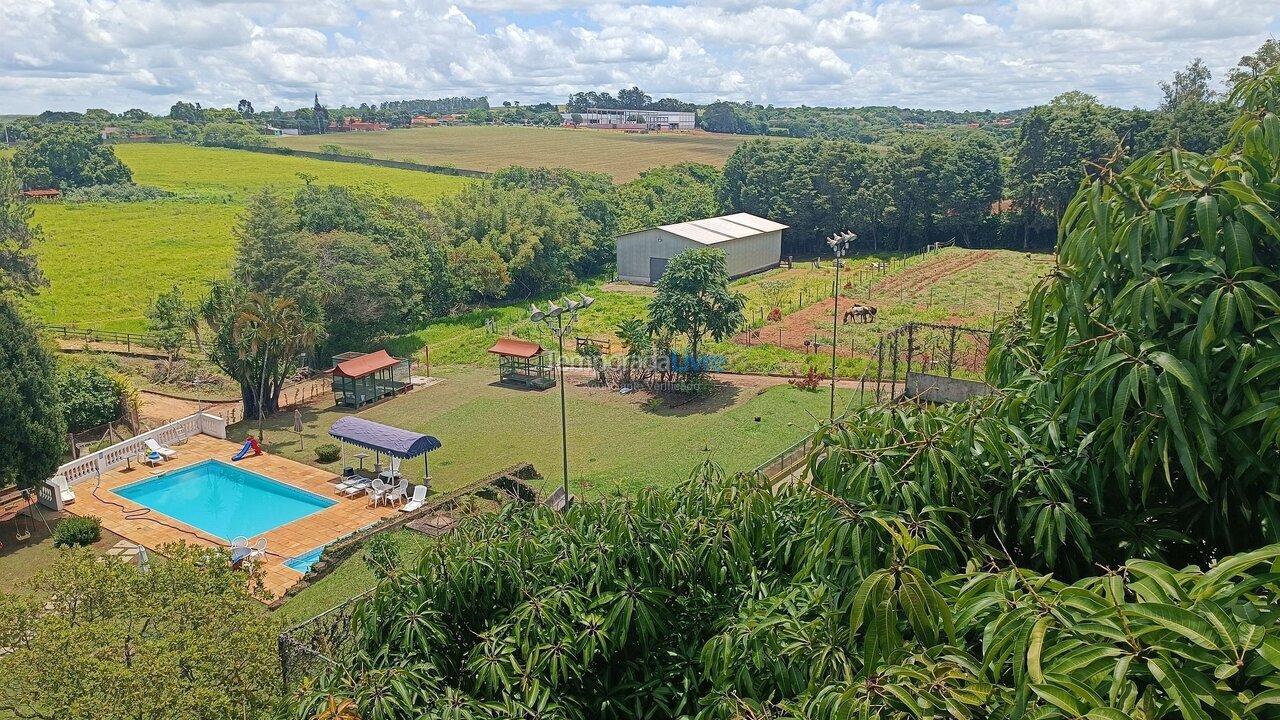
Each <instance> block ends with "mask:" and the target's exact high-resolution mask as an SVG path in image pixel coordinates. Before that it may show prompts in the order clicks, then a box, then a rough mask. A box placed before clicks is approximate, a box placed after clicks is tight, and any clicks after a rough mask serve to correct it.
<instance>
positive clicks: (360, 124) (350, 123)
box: [329, 117, 391, 132]
mask: <svg viewBox="0 0 1280 720" xmlns="http://www.w3.org/2000/svg"><path fill="white" fill-rule="evenodd" d="M390 129H391V126H390V125H388V124H386V123H380V122H366V121H364V120H361V119H360V118H358V117H349V118H344V119H343V121H342V122H340V123H336V122H331V123H329V132H376V131H378V130H390Z"/></svg>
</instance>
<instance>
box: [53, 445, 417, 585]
mask: <svg viewBox="0 0 1280 720" xmlns="http://www.w3.org/2000/svg"><path fill="white" fill-rule="evenodd" d="M241 444H242V443H236V442H230V441H227V440H219V439H217V438H213V437H210V436H208V435H196V436H193V437H191V438H190V439H188V440H187V442H185V443H183V444H181V445H175V446H173V449H174V450H176V451H177V455H176V456H175V457H174V458H173V459H172V460H166V461H165V462H163V463H161V464H160V465H158V466H156V467H154V468H153V467H149V466H147V465H145V464H141V463H137V462H134V463H133V467H132V468H127V467H120V468H116V469H114V470H111V471H109V472H105V473H103V474H102V481H101V483H100V484H99V485H98V490H97V494H96V496H95V494H94V482H93V481H92V480H90V481H85V482H83V483H79V484H77V485H74V486H73V487H72V489H73V490H74V491H75V493H76V500H75V502H74V503H71V504H70V505H68V506H67V508H66V510H67V512H69V513H73V514H75V515H93V516H95V517H99V518H101V519H102V526H103V527H105V528H106V529H108V530H110V531H111V532H113V533H116V534H117V535H121V536H123V537H125V538H127V539H129V540H131V541H133V542H135V543H137V544H139V545H142V546H144V547H146V548H148V549H150V550H155V549H156V548H158V547H160V546H161V545H166V544H168V543H174V542H178V541H179V540H185V541H187V542H188V543H199V544H202V545H209V546H221V547H226V546H227V545H229V544H230V541H231V538H217V537H214V536H212V535H209V534H208V533H204V532H201V531H199V530H197V529H196V528H194V527H192V526H190V525H187V524H186V523H182V522H179V521H177V520H174V519H173V518H171V517H169V516H167V515H161V514H160V513H158V512H156V511H154V510H153V511H151V512H150V513H147V514H146V515H143V516H142V517H138V518H136V519H130V518H129V517H127V516H128V515H129V514H130V511H137V510H140V509H142V508H143V506H142V505H139V504H138V503H135V502H133V501H131V500H126V499H125V498H123V497H120V496H119V495H116V494H115V493H114V492H111V491H112V490H114V489H115V488H119V487H122V486H124V485H128V484H130V483H134V482H138V481H139V480H146V479H148V478H150V477H154V476H155V475H158V474H160V473H161V472H163V471H170V470H177V469H179V468H184V467H186V466H188V465H194V464H195V463H198V462H202V461H204V460H209V459H215V460H223V461H226V462H230V460H231V456H232V455H234V454H235V453H236V452H238V451H239V450H240V446H241ZM235 465H236V466H237V467H240V468H243V469H245V470H249V471H251V472H255V473H258V474H259V475H265V476H266V477H269V478H271V479H272V480H276V481H278V482H281V483H284V484H286V485H292V486H293V487H296V488H300V489H302V490H308V491H310V492H313V493H315V494H317V495H319V496H321V497H324V498H328V499H331V500H336V501H337V504H336V505H333V506H331V507H327V508H324V509H322V510H320V511H318V512H315V513H312V514H311V515H308V516H306V517H304V518H300V519H298V520H295V521H293V522H291V523H287V524H285V525H281V526H280V527H278V528H275V529H274V530H270V531H268V532H266V533H264V534H263V535H261V536H256V537H254V538H251V540H256V539H257V537H265V538H266V539H267V553H268V555H267V557H266V559H265V560H264V561H263V563H262V565H261V570H260V572H261V575H262V581H263V584H264V585H265V586H266V588H267V589H268V590H270V591H271V592H272V594H274V595H276V596H279V595H280V594H282V593H283V592H284V591H285V590H287V589H288V588H289V587H290V586H292V585H293V584H294V583H296V582H297V581H298V580H300V579H301V578H302V573H300V572H298V571H297V570H294V569H292V568H288V567H285V565H284V563H285V561H286V560H288V559H289V558H292V557H295V556H297V555H302V554H304V553H306V552H307V551H309V550H314V549H315V548H317V547H319V546H321V545H325V544H328V543H330V542H333V541H334V540H337V539H338V538H340V537H343V536H345V535H348V534H350V533H353V532H355V531H356V530H359V529H361V528H363V527H365V526H368V525H370V524H372V523H375V522H377V521H378V520H381V519H382V518H385V517H390V516H392V515H395V514H396V512H397V509H396V508H394V507H386V506H382V507H377V508H373V507H369V501H368V499H367V498H365V496H363V495H361V496H360V497H357V498H353V499H347V498H340V497H339V496H338V495H337V494H336V492H335V491H334V484H335V483H336V482H337V480H338V477H337V475H335V474H334V473H332V472H328V471H325V470H321V469H319V468H314V467H311V466H310V465H304V464H302V463H299V462H295V461H293V460H286V459H285V458H282V457H279V456H276V455H271V454H270V453H263V454H262V455H259V456H258V457H246V458H245V459H243V460H241V461H240V462H237V463H235ZM104 500H106V501H110V502H104ZM111 503H119V505H123V506H124V507H125V508H127V510H125V509H121V508H120V507H118V506H117V505H113V504H111ZM150 518H157V519H160V520H163V521H164V522H166V523H168V524H169V525H173V526H174V527H166V526H165V525H161V524H159V523H157V522H154V521H153V520H152V519H150ZM175 528H183V530H177V529H175Z"/></svg>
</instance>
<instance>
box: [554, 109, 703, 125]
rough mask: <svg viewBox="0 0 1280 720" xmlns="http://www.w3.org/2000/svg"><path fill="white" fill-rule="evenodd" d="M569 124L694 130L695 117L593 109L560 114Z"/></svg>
mask: <svg viewBox="0 0 1280 720" xmlns="http://www.w3.org/2000/svg"><path fill="white" fill-rule="evenodd" d="M560 117H562V118H564V121H565V122H567V123H573V124H576V125H577V126H578V127H583V128H601V129H606V130H631V129H636V130H639V129H647V130H692V129H693V126H694V123H695V115H694V114H693V113H691V112H683V111H680V110H606V109H603V108H593V109H591V110H584V111H582V112H580V113H574V112H567V113H560Z"/></svg>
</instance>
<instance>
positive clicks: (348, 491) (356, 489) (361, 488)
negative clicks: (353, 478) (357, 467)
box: [340, 478, 373, 497]
mask: <svg viewBox="0 0 1280 720" xmlns="http://www.w3.org/2000/svg"><path fill="white" fill-rule="evenodd" d="M371 485H373V481H372V480H370V479H369V478H360V480H359V481H358V482H355V483H352V484H351V485H348V486H347V487H345V488H343V489H342V490H341V491H340V492H341V493H342V494H343V495H346V496H347V497H355V496H357V495H359V494H360V493H363V492H367V491H368V490H369V487H370V486H371Z"/></svg>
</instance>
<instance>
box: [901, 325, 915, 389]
mask: <svg viewBox="0 0 1280 720" xmlns="http://www.w3.org/2000/svg"><path fill="white" fill-rule="evenodd" d="M915 352H916V324H915V323H907V374H908V375H909V374H911V360H912V358H913V356H914V355H915ZM904 377H905V376H904Z"/></svg>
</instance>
